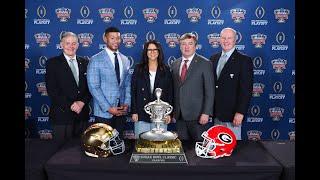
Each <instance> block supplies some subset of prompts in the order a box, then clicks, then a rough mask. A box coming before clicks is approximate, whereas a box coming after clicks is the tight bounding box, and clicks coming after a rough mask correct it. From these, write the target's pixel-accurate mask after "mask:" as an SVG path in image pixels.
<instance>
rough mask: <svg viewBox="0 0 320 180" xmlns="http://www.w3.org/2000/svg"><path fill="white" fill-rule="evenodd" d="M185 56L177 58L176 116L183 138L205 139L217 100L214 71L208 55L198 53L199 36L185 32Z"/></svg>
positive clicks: (182, 38)
mask: <svg viewBox="0 0 320 180" xmlns="http://www.w3.org/2000/svg"><path fill="white" fill-rule="evenodd" d="M179 42H180V50H181V53H182V57H180V58H179V59H177V60H176V61H175V62H173V64H172V66H171V68H172V74H173V84H174V109H175V110H174V118H175V119H176V128H177V133H178V136H179V139H181V140H189V139H190V140H194V141H201V140H202V138H201V134H202V132H203V131H205V130H207V129H208V128H209V127H210V125H209V124H208V120H209V115H212V113H213V112H212V111H213V102H214V78H213V77H214V75H213V68H212V64H211V63H210V61H209V60H208V59H206V58H205V57H203V56H200V55H198V54H197V53H196V45H197V37H196V36H195V35H194V34H192V33H185V34H183V35H182V36H181V37H180V39H179Z"/></svg>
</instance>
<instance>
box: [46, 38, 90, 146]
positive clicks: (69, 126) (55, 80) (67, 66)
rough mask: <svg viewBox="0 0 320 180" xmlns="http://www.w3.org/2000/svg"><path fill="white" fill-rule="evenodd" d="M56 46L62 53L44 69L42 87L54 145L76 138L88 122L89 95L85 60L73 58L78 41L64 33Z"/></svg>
mask: <svg viewBox="0 0 320 180" xmlns="http://www.w3.org/2000/svg"><path fill="white" fill-rule="evenodd" d="M60 45H61V47H62V49H63V52H62V53H61V54H60V55H59V56H56V57H53V58H50V59H49V60H48V62H47V65H46V75H45V80H46V87H47V91H48V95H49V97H50V100H51V109H50V114H49V118H50V122H51V124H52V128H53V133H54V134H53V138H54V139H57V140H58V141H64V140H67V139H68V138H70V137H80V135H81V134H82V132H83V131H84V130H85V129H86V128H87V123H88V120H89V101H90V99H91V94H90V92H89V89H88V85H87V78H86V74H87V73H86V72H87V65H88V60H86V59H84V58H82V57H80V56H77V55H76V52H77V49H78V47H79V43H78V37H77V35H76V34H74V33H72V32H65V33H64V34H63V35H62V37H61V42H60Z"/></svg>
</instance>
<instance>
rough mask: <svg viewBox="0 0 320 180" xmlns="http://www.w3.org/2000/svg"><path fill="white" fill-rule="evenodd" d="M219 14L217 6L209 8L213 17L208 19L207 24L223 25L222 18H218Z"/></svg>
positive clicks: (219, 10)
mask: <svg viewBox="0 0 320 180" xmlns="http://www.w3.org/2000/svg"><path fill="white" fill-rule="evenodd" d="M220 15H221V9H220V7H219V6H213V7H212V9H211V16H212V17H213V18H214V19H208V25H223V23H224V20H222V19H219V17H220Z"/></svg>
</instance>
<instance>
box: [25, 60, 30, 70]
mask: <svg viewBox="0 0 320 180" xmlns="http://www.w3.org/2000/svg"><path fill="white" fill-rule="evenodd" d="M29 64H30V59H28V58H24V71H26V70H27V69H29Z"/></svg>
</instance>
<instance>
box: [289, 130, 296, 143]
mask: <svg viewBox="0 0 320 180" xmlns="http://www.w3.org/2000/svg"><path fill="white" fill-rule="evenodd" d="M288 135H289V140H290V141H295V140H296V132H295V131H290V132H289V133H288Z"/></svg>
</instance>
